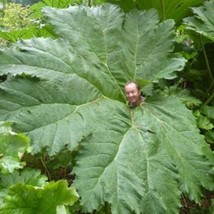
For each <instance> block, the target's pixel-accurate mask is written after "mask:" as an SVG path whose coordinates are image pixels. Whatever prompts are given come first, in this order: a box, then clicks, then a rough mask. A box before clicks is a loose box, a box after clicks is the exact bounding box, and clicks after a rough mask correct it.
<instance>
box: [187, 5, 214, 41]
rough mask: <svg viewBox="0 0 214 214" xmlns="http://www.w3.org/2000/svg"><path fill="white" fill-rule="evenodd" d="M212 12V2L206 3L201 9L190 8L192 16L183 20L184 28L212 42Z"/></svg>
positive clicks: (213, 14) (213, 38) (213, 37)
mask: <svg viewBox="0 0 214 214" xmlns="http://www.w3.org/2000/svg"><path fill="white" fill-rule="evenodd" d="M213 10H214V2H213V1H206V2H205V3H204V5H203V6H201V7H195V8H192V11H193V13H194V16H193V17H188V18H185V19H184V23H185V25H186V28H187V29H189V30H193V31H195V32H197V33H199V34H201V35H203V36H205V37H207V38H208V39H210V40H212V41H214V29H213V19H214V13H213Z"/></svg>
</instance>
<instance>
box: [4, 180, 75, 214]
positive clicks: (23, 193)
mask: <svg viewBox="0 0 214 214" xmlns="http://www.w3.org/2000/svg"><path fill="white" fill-rule="evenodd" d="M77 199H78V195H77V193H76V191H75V189H74V188H72V187H69V188H68V187H67V182H66V181H64V180H60V181H58V182H50V183H48V184H46V185H45V186H44V187H43V188H38V187H34V186H31V185H24V184H21V183H19V184H16V185H15V186H13V187H11V188H10V190H9V194H8V195H7V196H6V197H5V199H4V204H3V205H2V206H1V208H0V213H4V214H11V213H22V214H33V213H49V214H56V211H57V209H59V208H58V206H62V205H73V204H74V202H76V201H77Z"/></svg>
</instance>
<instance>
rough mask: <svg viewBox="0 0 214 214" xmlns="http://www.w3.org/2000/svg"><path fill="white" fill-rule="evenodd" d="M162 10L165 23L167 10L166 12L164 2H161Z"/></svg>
mask: <svg viewBox="0 0 214 214" xmlns="http://www.w3.org/2000/svg"><path fill="white" fill-rule="evenodd" d="M161 9H162V12H163V21H164V20H165V19H166V10H165V4H164V0H161Z"/></svg>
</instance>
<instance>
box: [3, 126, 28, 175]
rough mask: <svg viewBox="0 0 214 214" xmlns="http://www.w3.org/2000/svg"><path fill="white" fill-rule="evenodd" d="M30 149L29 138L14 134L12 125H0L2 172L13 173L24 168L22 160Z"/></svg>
mask: <svg viewBox="0 0 214 214" xmlns="http://www.w3.org/2000/svg"><path fill="white" fill-rule="evenodd" d="M28 147H29V138H27V137H26V136H25V135H23V134H21V133H20V134H17V133H15V132H12V130H11V128H10V124H7V123H1V124H0V170H1V172H2V173H12V172H13V171H14V170H15V169H20V168H22V167H23V166H24V162H22V161H21V158H22V156H23V154H24V153H25V151H26V150H27V149H28Z"/></svg>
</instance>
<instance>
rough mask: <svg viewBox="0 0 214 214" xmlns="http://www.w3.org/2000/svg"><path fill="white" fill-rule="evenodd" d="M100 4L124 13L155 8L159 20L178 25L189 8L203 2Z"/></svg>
mask: <svg viewBox="0 0 214 214" xmlns="http://www.w3.org/2000/svg"><path fill="white" fill-rule="evenodd" d="M92 2H100V1H96V0H95V1H92ZM102 2H109V3H113V4H117V5H120V6H121V8H123V9H124V10H125V11H130V10H131V9H134V8H137V9H140V10H148V9H151V8H155V9H156V10H157V11H158V14H159V16H160V18H161V20H166V19H174V20H175V22H176V23H180V22H181V21H182V19H183V18H184V17H186V16H188V15H190V7H193V6H198V5H200V4H202V3H203V2H204V0H184V1H177V0H161V1H160V0H150V1H148V0H103V1H102Z"/></svg>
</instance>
